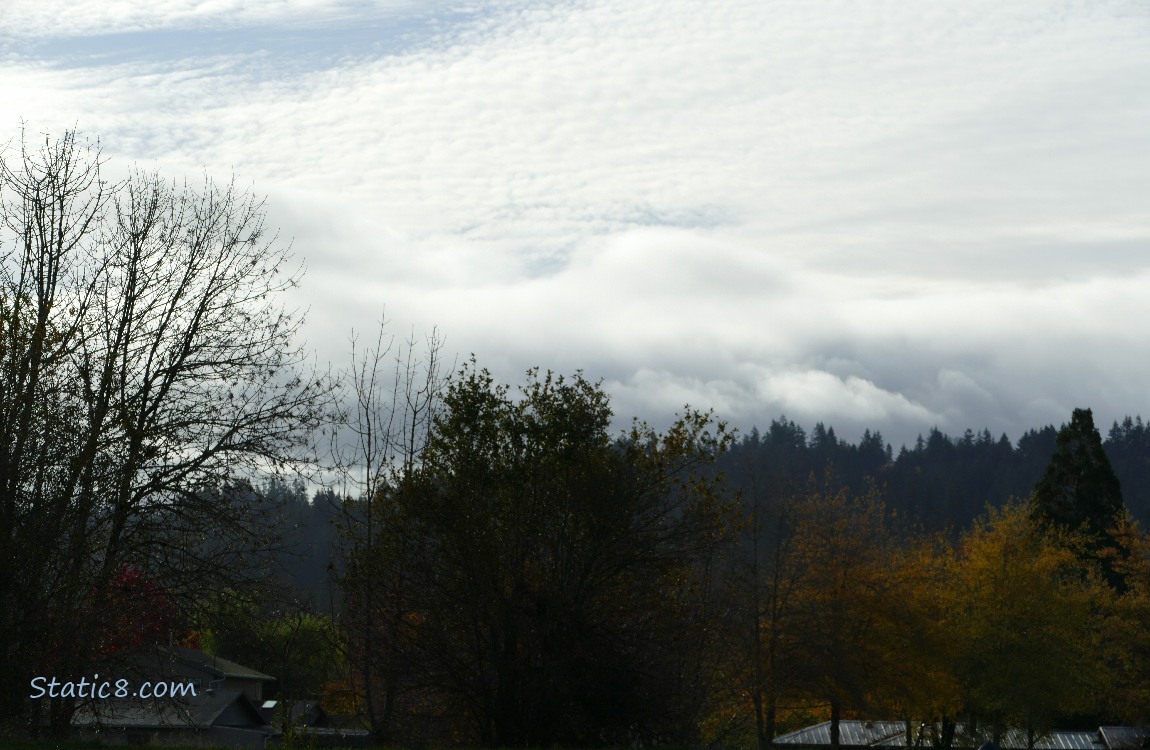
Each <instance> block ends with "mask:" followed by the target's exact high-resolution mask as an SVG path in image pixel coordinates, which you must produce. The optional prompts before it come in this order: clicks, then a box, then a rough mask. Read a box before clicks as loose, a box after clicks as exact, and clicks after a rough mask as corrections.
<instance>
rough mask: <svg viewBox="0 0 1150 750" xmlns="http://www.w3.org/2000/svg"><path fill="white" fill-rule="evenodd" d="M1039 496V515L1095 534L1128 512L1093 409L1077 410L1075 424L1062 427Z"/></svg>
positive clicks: (1036, 496) (1036, 498) (1037, 489)
mask: <svg viewBox="0 0 1150 750" xmlns="http://www.w3.org/2000/svg"><path fill="white" fill-rule="evenodd" d="M1034 501H1035V513H1036V515H1037V516H1038V517H1039V518H1042V519H1044V520H1046V521H1049V522H1051V523H1054V524H1057V525H1059V526H1062V527H1064V528H1067V529H1077V528H1079V527H1083V528H1084V529H1085V531H1087V533H1089V534H1091V535H1092V536H1097V535H1099V534H1102V533H1104V532H1106V531H1108V530H1109V529H1111V528H1113V526H1114V523H1115V520H1116V518H1117V517H1118V515H1119V514H1121V513H1122V512H1123V509H1124V507H1125V506H1124V505H1123V503H1122V487H1121V485H1120V484H1119V482H1118V476H1117V475H1116V474H1115V473H1114V469H1113V468H1112V467H1111V466H1110V459H1109V458H1107V457H1106V453H1105V451H1103V450H1102V436H1101V435H1099V434H1098V429H1097V428H1096V427H1095V426H1094V415H1093V414H1092V413H1091V411H1090V409H1075V410H1074V413H1073V414H1072V415H1071V418H1070V424H1066V425H1063V426H1062V429H1061V430H1059V431H1058V437H1057V438H1056V440H1055V449H1054V455H1053V456H1052V457H1051V459H1050V463H1049V464H1048V465H1047V467H1046V473H1045V474H1043V476H1042V479H1040V480H1039V481H1038V484H1037V485H1036V486H1035V488H1034Z"/></svg>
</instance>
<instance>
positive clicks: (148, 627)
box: [0, 132, 1150, 747]
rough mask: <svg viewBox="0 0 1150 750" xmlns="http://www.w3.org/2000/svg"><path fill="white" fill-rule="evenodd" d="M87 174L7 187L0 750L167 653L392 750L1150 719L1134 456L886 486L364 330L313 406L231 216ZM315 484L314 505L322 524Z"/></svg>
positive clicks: (868, 444)
mask: <svg viewBox="0 0 1150 750" xmlns="http://www.w3.org/2000/svg"><path fill="white" fill-rule="evenodd" d="M102 166H103V162H102V160H101V157H100V155H99V151H98V148H97V147H96V146H94V145H92V144H88V143H86V142H84V141H83V140H82V139H81V138H80V136H79V135H78V134H76V133H72V132H70V133H67V134H66V135H65V136H64V137H62V138H60V139H57V140H55V141H53V140H51V139H50V138H46V139H45V140H44V143H43V145H42V146H41V145H38V144H33V143H31V142H30V141H29V139H28V138H23V139H22V140H21V142H20V144H19V145H18V148H16V149H14V150H13V149H9V150H8V151H5V152H4V153H3V154H2V157H0V208H2V218H3V224H2V228H3V232H4V234H3V236H2V238H0V632H2V633H4V635H5V637H4V638H3V639H0V675H2V679H0V721H3V722H4V723H5V725H6V727H7V728H8V729H9V730H11V731H25V732H32V733H39V732H45V731H47V732H50V733H53V734H56V735H61V734H64V733H65V732H66V731H67V727H68V723H69V721H70V718H71V716H72V714H73V713H74V712H75V711H76V710H77V708H78V707H79V706H80V702H81V701H80V699H79V698H78V697H73V696H62V697H59V698H56V699H52V700H50V701H44V700H31V699H29V696H28V693H27V690H26V687H27V685H28V684H29V682H30V680H31V679H32V678H33V677H35V676H37V675H77V676H78V675H86V674H93V673H95V672H103V673H111V672H112V671H121V670H127V669H130V667H131V664H132V663H133V655H134V654H136V653H138V652H139V651H140V650H141V649H144V648H147V647H154V646H157V645H168V646H171V645H189V646H199V647H203V648H206V649H209V650H211V651H212V652H214V653H218V654H220V655H222V656H226V657H229V658H235V659H236V660H238V661H241V662H244V663H248V664H250V665H252V666H255V667H257V668H261V669H263V670H265V671H268V672H271V673H274V674H276V676H278V677H279V678H280V682H279V687H278V689H279V690H280V692H281V695H283V696H285V697H297V696H303V695H311V696H322V697H323V698H324V701H325V703H326V704H327V705H328V706H329V708H330V709H331V710H332V711H336V712H347V713H356V714H359V715H360V716H362V717H363V718H364V721H365V722H366V724H367V725H368V726H369V727H370V729H371V731H372V734H373V737H374V739H375V740H376V741H377V742H379V743H382V744H413V745H414V744H418V745H426V744H480V745H487V746H512V745H514V746H530V745H536V746H542V745H555V744H570V745H586V746H603V745H622V744H628V745H634V744H646V745H650V744H660V743H680V744H700V743H708V744H715V745H729V746H744V747H750V746H756V747H762V746H765V745H769V744H771V743H772V742H773V741H774V739H775V737H777V735H778V734H779V733H780V732H782V731H785V730H787V729H791V728H798V727H799V726H801V725H803V724H805V723H807V722H810V721H814V720H818V719H821V718H823V717H826V718H830V719H831V720H832V722H835V723H836V725H837V720H839V719H841V718H842V717H844V716H853V715H858V716H869V717H877V716H879V715H881V716H884V717H894V718H899V719H902V720H904V721H906V722H907V726H908V727H911V726H918V724H919V723H923V724H925V725H926V726H929V727H931V732H932V736H930V737H929V738H926V740H927V741H929V742H930V743H932V744H934V745H936V746H939V747H947V746H950V745H952V744H953V743H954V741H955V735H956V732H958V731H959V727H961V728H962V731H965V732H977V733H981V735H980V736H982V735H985V736H986V737H989V738H994V739H997V738H1000V737H1001V736H1002V733H1003V732H1004V731H1006V730H1007V729H1008V728H1021V729H1024V730H1026V731H1028V732H1029V736H1030V737H1031V738H1032V739H1033V738H1035V737H1038V736H1040V735H1041V733H1042V732H1044V731H1046V730H1048V729H1050V728H1052V727H1054V726H1057V725H1065V724H1073V723H1075V722H1083V721H1101V720H1103V719H1105V720H1107V721H1116V722H1122V721H1141V720H1144V719H1145V717H1144V716H1143V715H1142V711H1143V710H1144V709H1143V708H1142V706H1144V705H1146V704H1145V696H1146V691H1147V689H1148V687H1150V660H1148V656H1147V655H1148V654H1150V648H1148V646H1150V644H1148V643H1146V642H1145V636H1144V635H1143V633H1142V628H1141V623H1142V622H1143V621H1144V620H1145V618H1146V616H1147V615H1150V544H1148V543H1147V540H1146V537H1145V535H1144V534H1143V532H1142V531H1141V529H1140V527H1139V526H1138V525H1137V523H1136V522H1135V520H1134V517H1135V516H1136V513H1132V512H1131V511H1132V510H1133V508H1134V506H1131V504H1130V498H1131V497H1139V496H1138V495H1137V492H1138V485H1137V484H1136V485H1135V487H1134V489H1133V490H1128V495H1127V497H1126V498H1125V500H1124V498H1123V495H1122V487H1123V486H1126V487H1129V485H1124V484H1121V483H1120V480H1119V478H1118V474H1116V473H1115V471H1114V469H1113V468H1112V459H1113V466H1115V467H1118V469H1119V471H1120V472H1126V471H1129V472H1132V473H1131V474H1130V475H1131V476H1135V477H1138V476H1140V474H1138V472H1140V471H1144V470H1145V465H1146V463H1147V462H1146V457H1147V451H1146V450H1145V443H1146V440H1147V436H1146V427H1145V425H1143V424H1142V422H1141V420H1140V419H1139V420H1126V421H1124V422H1123V423H1122V424H1121V425H1115V426H1114V428H1112V429H1111V432H1110V436H1109V440H1108V441H1107V443H1106V444H1105V445H1104V443H1103V441H1102V439H1101V436H1100V435H1099V433H1098V431H1097V430H1096V429H1095V427H1094V425H1093V421H1092V414H1091V413H1090V412H1089V411H1088V410H1076V411H1075V412H1074V413H1073V414H1072V415H1071V419H1070V422H1069V423H1068V424H1067V425H1064V426H1063V427H1062V428H1061V429H1059V430H1055V429H1054V428H1053V427H1051V428H1048V429H1044V430H1040V431H1033V432H1031V433H1027V435H1025V436H1023V437H1022V438H1021V439H1020V440H1019V443H1018V445H1017V446H1012V445H1011V444H1010V443H1009V441H1008V440H1005V439H999V440H994V439H992V438H991V437H990V435H989V434H988V433H985V432H984V433H982V434H979V435H975V434H973V433H967V434H966V435H964V436H963V437H962V438H960V439H958V440H952V439H950V438H947V437H946V436H944V435H942V434H941V433H940V432H938V431H933V432H931V433H930V435H929V437H928V438H925V439H922V440H920V441H919V442H918V443H917V444H916V445H915V446H914V448H912V449H904V450H902V451H901V452H900V453H899V454H898V456H897V457H896V456H894V454H893V451H892V450H891V448H890V447H889V446H887V445H885V444H884V442H883V440H882V438H881V435H879V434H878V433H869V432H868V433H866V434H864V436H863V439H862V441H861V442H860V443H859V444H857V445H851V444H849V443H846V442H844V441H842V440H839V439H838V438H837V437H836V436H835V435H834V432H833V430H831V429H827V428H824V427H823V426H822V425H817V426H816V427H815V429H814V430H813V432H812V433H811V435H810V436H809V437H808V436H807V435H806V433H805V432H804V431H803V430H802V429H801V428H799V427H797V426H796V425H794V424H793V423H791V422H788V421H786V420H785V419H782V420H778V421H776V422H774V423H772V424H771V425H770V427H769V429H768V430H767V432H766V433H758V432H757V431H752V432H751V433H750V434H749V435H747V436H746V437H743V438H742V439H738V438H737V437H736V435H735V434H734V432H733V431H732V430H731V429H729V428H728V427H727V425H725V424H724V423H722V422H720V421H717V420H716V419H715V418H714V417H713V415H712V414H710V413H709V412H705V411H698V410H694V409H691V408H690V407H687V408H686V409H684V411H683V412H682V413H681V414H680V415H679V416H678V417H677V419H676V420H675V421H674V422H673V423H672V424H671V425H670V426H669V427H668V428H667V429H666V430H662V431H660V430H656V429H654V428H652V427H651V426H649V425H647V424H645V423H643V422H641V421H638V420H636V421H635V422H633V424H632V426H631V428H630V429H628V430H626V431H625V432H623V433H621V434H614V433H613V432H612V430H611V424H612V423H613V419H614V416H615V415H614V414H613V412H612V409H611V405H610V399H609V397H608V395H607V394H606V392H605V391H604V390H603V388H602V385H601V383H598V382H595V381H593V380H590V379H588V378H587V377H585V375H584V374H583V373H581V372H575V373H572V374H569V375H557V374H554V373H551V372H547V371H541V370H531V371H529V372H528V373H526V377H525V379H524V382H523V383H521V384H519V385H518V386H516V385H513V384H505V383H501V382H498V381H497V380H496V379H495V378H494V377H493V376H492V374H491V373H490V372H489V371H487V370H486V369H484V368H483V367H482V366H481V365H480V364H479V362H478V360H477V359H476V358H475V357H474V356H473V357H472V358H470V359H469V360H467V361H466V362H464V364H463V365H462V366H461V367H458V368H453V370H454V371H452V372H447V371H446V370H445V368H444V366H443V364H442V361H441V350H442V346H443V345H442V341H441V339H440V338H439V337H438V335H437V334H436V333H434V332H433V333H432V334H431V335H429V336H428V337H427V339H426V340H425V341H424V342H423V343H422V345H421V344H420V343H419V342H417V341H414V340H410V341H406V342H400V343H399V344H398V345H396V343H395V342H394V341H393V340H391V339H389V338H388V337H387V336H385V334H384V328H383V326H382V325H381V327H380V331H379V336H378V338H376V339H375V340H374V341H373V342H372V343H370V345H363V344H362V343H361V341H360V340H358V339H356V340H353V343H352V353H351V361H350V364H349V366H348V367H347V368H346V370H345V371H344V372H342V373H335V374H328V373H322V372H317V371H315V370H314V369H309V368H308V367H307V366H306V358H305V357H304V354H303V350H302V349H301V348H300V346H299V345H298V344H297V343H296V341H295V337H296V333H297V330H298V325H299V321H298V318H296V317H295V316H293V315H292V314H290V312H289V311H287V310H286V309H285V308H284V307H283V301H282V295H281V293H282V292H283V291H284V290H285V289H286V288H288V287H290V286H291V285H293V284H294V283H296V281H297V279H298V273H297V272H295V271H293V270H292V269H291V268H290V266H289V265H288V264H289V256H288V254H287V252H286V250H285V249H283V248H281V247H280V246H279V245H278V244H277V243H276V242H275V241H274V238H270V237H269V236H268V235H267V233H266V232H265V230H264V228H263V208H262V204H261V203H260V202H259V201H258V200H257V199H255V198H253V197H252V196H251V195H250V194H247V193H244V192H243V191H240V190H238V189H236V188H235V186H234V185H226V186H219V185H216V184H214V183H212V182H211V181H210V180H205V182H204V184H203V185H202V186H197V187H195V188H193V187H191V186H188V185H179V184H173V183H168V182H166V181H164V180H162V179H160V178H159V177H158V176H157V175H154V174H148V173H140V172H131V173H129V175H128V176H127V177H126V178H125V179H123V180H122V181H117V182H113V181H109V180H107V179H106V178H105V177H104V176H103V171H102ZM309 471H310V472H313V474H312V475H311V476H315V477H326V478H327V479H329V480H331V479H332V478H333V477H334V481H330V483H329V486H328V487H327V488H325V489H324V490H323V491H322V492H320V493H317V495H316V497H315V498H314V499H313V500H312V502H310V503H309V502H307V497H306V491H305V489H304V488H305V487H306V485H305V484H304V482H303V480H302V477H303V476H305V475H307V472H309ZM1011 497H1013V498H1014V499H1013V500H1010V499H1009V498H1011ZM1137 507H1142V506H1137ZM988 508H989V509H988ZM289 531H294V532H295V533H294V535H293V534H291V533H280V532H289ZM317 558H318V559H322V560H324V563H325V565H326V566H330V567H328V569H327V570H324V571H323V573H322V574H321V573H319V572H318V570H317V568H316V566H314V565H312V566H310V567H309V566H308V565H306V564H304V562H301V561H306V560H308V559H312V560H314V559H317ZM301 580H302V581H306V587H307V588H308V589H310V591H308V593H307V595H304V594H303V593H301V590H300V588H299V585H298V584H299V582H300V581H301ZM325 592H326V596H324V595H322V594H324V593H325ZM325 609H326V611H325ZM908 731H909V729H908ZM832 738H834V741H835V742H836V743H837V733H832Z"/></svg>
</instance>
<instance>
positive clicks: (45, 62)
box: [0, 0, 1150, 442]
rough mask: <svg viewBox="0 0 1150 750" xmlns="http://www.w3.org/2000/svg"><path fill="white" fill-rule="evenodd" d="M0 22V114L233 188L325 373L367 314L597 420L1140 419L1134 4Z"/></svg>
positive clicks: (1141, 179) (1143, 281)
mask: <svg viewBox="0 0 1150 750" xmlns="http://www.w3.org/2000/svg"><path fill="white" fill-rule="evenodd" d="M0 14H2V15H0V28H2V29H4V30H5V31H11V32H12V34H11V38H13V39H16V40H17V41H15V42H10V43H9V44H8V46H7V47H5V50H6V54H5V56H4V57H0V81H3V83H0V121H5V120H6V121H8V122H10V123H12V124H13V125H15V124H16V122H17V120H18V118H19V117H25V118H28V120H29V123H30V126H31V127H33V128H34V129H42V128H49V129H59V128H61V127H68V126H71V125H72V124H73V123H76V122H79V124H80V125H81V126H82V127H83V128H84V129H86V130H88V131H89V132H91V133H95V134H99V135H100V136H101V139H102V142H103V143H104V146H105V149H106V153H108V154H109V155H110V156H114V157H115V158H116V159H117V160H138V161H140V162H142V163H143V164H144V165H145V166H153V165H154V166H156V167H158V168H160V169H161V170H162V171H164V172H165V173H166V174H167V173H171V174H177V175H178V174H182V173H192V174H195V173H197V172H198V171H199V170H200V169H201V168H206V169H207V170H208V171H209V172H210V173H212V174H214V175H217V176H220V177H223V178H226V177H227V176H229V175H230V174H231V173H232V172H233V171H234V172H235V173H236V174H237V175H239V177H240V179H241V180H242V181H245V182H246V181H249V180H250V181H254V183H255V186H256V189H258V190H260V191H266V192H268V193H269V194H270V195H271V200H270V203H269V206H270V210H271V213H272V215H271V219H272V223H274V224H278V225H280V226H282V227H283V228H284V234H285V235H286V236H293V237H294V238H295V247H296V249H297V251H298V252H299V253H300V254H301V255H303V256H305V257H306V258H307V261H308V267H309V272H308V276H307V279H306V281H305V286H304V289H303V290H302V294H303V295H304V296H302V297H300V301H301V303H302V304H307V305H310V307H311V315H310V320H311V323H310V327H309V330H310V332H311V336H312V338H313V340H315V341H316V342H318V343H317V346H319V347H320V348H321V350H323V352H324V354H325V355H326V356H330V357H332V358H337V357H338V356H339V354H340V352H339V351H337V350H338V349H339V347H340V346H342V342H343V341H344V340H345V338H346V331H347V330H348V329H349V328H351V327H352V325H355V326H356V327H359V328H363V327H365V326H367V325H370V323H371V321H374V320H375V319H376V318H377V316H378V314H379V311H380V310H381V309H382V307H383V305H384V303H386V304H387V308H388V310H389V312H390V313H391V314H392V315H393V316H394V317H395V318H396V326H397V328H399V329H401V330H404V331H406V330H409V329H410V327H411V326H416V327H418V328H429V327H430V326H431V325H432V324H436V323H437V324H439V325H440V327H441V328H442V329H443V330H444V331H445V333H446V335H447V337H448V341H449V345H451V346H453V347H455V348H457V350H458V351H462V352H467V351H475V352H477V353H478V354H479V356H480V360H481V361H483V362H490V363H493V365H494V367H495V369H497V370H498V371H499V374H500V375H501V376H502V377H505V378H507V379H510V380H515V379H518V377H519V376H520V374H521V373H522V371H523V370H524V369H526V368H527V367H529V366H531V365H535V364H538V365H541V366H544V367H554V368H556V369H562V370H566V371H569V370H572V369H576V368H583V369H585V370H586V371H587V373H588V374H589V375H590V376H592V377H597V376H602V377H604V378H605V379H606V382H607V383H608V384H609V386H610V387H611V388H612V389H613V390H612V392H613V393H614V394H615V396H616V398H617V411H618V412H620V414H621V415H622V416H624V417H629V416H630V414H632V413H640V414H642V416H645V417H651V418H652V419H657V415H664V416H666V415H668V414H670V413H671V411H673V410H674V409H676V408H679V407H681V406H682V403H681V402H683V401H690V402H691V403H693V404H695V405H698V406H707V405H714V406H716V408H718V409H720V410H721V411H724V412H729V413H727V414H725V416H729V417H731V418H735V419H737V420H738V421H739V422H740V423H741V424H743V425H744V426H746V427H749V426H750V424H752V423H755V422H757V423H759V424H763V423H764V422H765V421H766V420H769V419H770V418H771V417H774V416H777V414H778V412H779V411H782V410H785V411H787V413H788V415H789V416H792V417H793V418H798V417H800V416H802V417H803V418H804V419H810V420H816V419H817V420H822V421H824V422H826V423H828V424H835V425H836V426H839V425H844V426H849V427H850V429H855V428H856V427H857V429H858V431H859V432H861V430H862V428H863V427H866V426H869V427H871V428H882V429H883V430H884V434H886V435H887V436H888V438H892V439H894V440H896V442H897V441H900V440H910V439H913V436H914V434H916V432H918V431H923V430H926V429H929V427H931V426H934V425H938V426H940V427H943V428H945V429H950V430H954V431H958V432H961V430H962V429H965V428H966V427H972V428H975V429H978V428H981V427H982V426H984V425H985V426H989V427H991V428H992V429H994V430H995V432H998V431H1000V430H1001V431H1006V432H1009V433H1010V434H1011V435H1012V436H1016V435H1017V434H1018V433H1019V432H1020V431H1021V429H1025V428H1027V427H1030V426H1033V425H1035V424H1037V423H1038V422H1040V421H1057V420H1058V419H1059V417H1058V416H1057V415H1058V414H1059V412H1060V411H1067V412H1068V411H1069V408H1071V407H1072V406H1075V405H1094V406H1095V407H1096V413H1099V414H1100V415H1102V418H1103V419H1108V418H1111V415H1113V416H1114V417H1117V416H1121V414H1122V413H1124V412H1125V411H1138V410H1143V411H1146V412H1147V413H1150V409H1148V406H1147V396H1146V394H1145V393H1144V390H1143V388H1142V376H1141V374H1140V373H1144V372H1145V369H1146V367H1147V366H1148V365H1150V361H1148V360H1150V357H1148V356H1147V355H1146V354H1145V353H1144V351H1143V350H1144V347H1143V346H1142V345H1141V342H1140V341H1139V332H1138V330H1137V328H1136V326H1134V325H1133V324H1132V323H1131V321H1137V320H1142V319H1145V317H1146V315H1147V313H1148V312H1150V310H1148V309H1147V304H1148V303H1147V302H1145V300H1147V299H1150V295H1147V290H1148V288H1150V255H1147V254H1146V252H1145V248H1146V246H1147V241H1148V240H1150V208H1148V207H1147V206H1146V203H1145V200H1144V196H1145V195H1147V194H1148V193H1150V173H1147V171H1146V170H1145V169H1143V168H1142V164H1144V163H1145V161H1146V156H1147V149H1148V147H1150V142H1148V140H1147V139H1146V137H1145V123H1146V122H1147V121H1148V120H1150V46H1148V45H1146V43H1145V42H1146V36H1147V33H1148V32H1150V24H1148V23H1147V22H1148V20H1150V10H1148V9H1147V6H1145V4H1142V3H1136V2H1133V1H1131V0H1104V1H1102V2H1097V3H1090V4H1078V5H1066V4H1064V3H1060V2H1056V1H1055V0H1022V1H1021V2H1016V3H1009V4H1004V3H999V2H991V1H990V0H964V1H962V2H959V0H940V1H939V2H935V3H931V4H930V6H929V7H924V6H922V5H921V4H914V3H909V2H904V3H884V4H879V5H858V4H857V3H850V2H846V0H832V1H831V2H827V3H819V4H811V3H806V2H799V1H798V0H778V1H776V2H762V1H761V0H755V1H754V2H752V1H751V0H735V1H734V2H729V3H721V4H717V5H716V4H713V3H711V4H708V3H703V2H700V0H670V1H669V2H659V3H655V2H647V1H645V0H634V1H633V2H620V1H619V0H586V1H584V2H574V1H567V0H553V1H551V2H544V1H539V2H528V3H510V2H495V1H492V2H475V3H468V4H463V3H456V2H452V3H448V2H424V3H418V4H416V3H413V2H406V0H404V1H401V0H395V1H394V2H384V3H367V2H352V1H350V0H347V1H344V2H337V1H335V0H332V1H331V2H320V1H319V0H314V1H308V0H283V1H282V2H278V3H267V4H259V5H255V4H250V3H241V2H238V0H237V1H235V2H231V1H229V0H221V1H220V2H214V3H206V2H191V1H190V0H189V1H187V2H176V3H170V4H157V3H137V2H128V1H122V2H112V3H109V2H100V3H91V4H89V3H68V4H67V8H65V7H64V4H63V3H57V4H52V3H33V2H28V1H26V0H17V1H16V2H15V3H11V4H8V5H6V6H5V9H4V10H3V11H0ZM53 19H58V21H55V22H54V21H53ZM53 23H56V25H55V26H53ZM62 39H63V40H66V44H65V43H64V42H61V40H62ZM112 41H114V42H115V45H114V46H116V47H117V48H118V49H117V50H111V49H109V45H110V44H111V42H112ZM85 45H87V46H85ZM161 47H162V48H163V50H162V51H161V50H160V49H159V48H161ZM65 48H68V49H72V50H80V52H75V51H73V52H70V53H69V52H65ZM308 295H310V296H308ZM871 420H873V423H872V421H871ZM880 422H881V423H882V424H879V423H880ZM840 434H843V435H844V436H845V435H849V432H847V431H844V430H843V429H840Z"/></svg>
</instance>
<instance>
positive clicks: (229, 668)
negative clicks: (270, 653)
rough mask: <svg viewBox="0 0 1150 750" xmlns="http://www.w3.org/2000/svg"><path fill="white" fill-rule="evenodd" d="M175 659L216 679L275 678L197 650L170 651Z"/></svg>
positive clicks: (266, 680) (267, 680) (269, 679)
mask: <svg viewBox="0 0 1150 750" xmlns="http://www.w3.org/2000/svg"><path fill="white" fill-rule="evenodd" d="M170 651H171V652H172V653H173V654H174V656H175V658H176V659H177V660H178V661H180V662H183V663H184V664H187V665H189V666H193V667H198V668H199V669H202V670H204V671H206V672H208V673H210V674H213V675H214V676H216V677H239V678H246V679H249V680H263V681H265V682H271V681H272V680H274V679H275V678H274V677H272V676H271V675H266V674H264V673H263V672H260V671H258V670H255V669H252V668H251V667H245V666H244V665H242V664H236V663H235V662H234V661H229V660H228V659H224V658H221V657H219V656H215V655H213V654H208V653H205V652H203V651H201V650H199V649H198V648H174V649H170Z"/></svg>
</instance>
